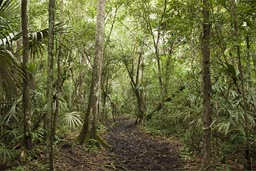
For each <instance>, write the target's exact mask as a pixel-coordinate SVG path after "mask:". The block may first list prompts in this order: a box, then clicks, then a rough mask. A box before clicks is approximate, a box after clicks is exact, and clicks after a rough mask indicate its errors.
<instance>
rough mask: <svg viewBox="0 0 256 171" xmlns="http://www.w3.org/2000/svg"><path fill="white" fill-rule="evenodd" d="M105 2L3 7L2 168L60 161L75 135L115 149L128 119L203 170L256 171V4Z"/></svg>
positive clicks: (33, 0) (34, 0)
mask: <svg viewBox="0 0 256 171" xmlns="http://www.w3.org/2000/svg"><path fill="white" fill-rule="evenodd" d="M103 2H105V0H99V1H96V0H56V2H55V1H54V0H51V1H50V2H48V1H46V0H30V1H29V3H28V4H27V5H28V10H27V9H26V8H22V4H23V5H25V6H26V4H25V1H24V0H22V1H21V4H20V3H19V2H18V1H12V0H0V169H1V168H3V169H4V168H7V167H10V166H12V165H13V164H17V159H19V164H20V163H23V162H25V163H29V162H31V161H33V160H34V159H35V158H36V157H35V156H37V155H38V154H39V153H42V152H43V153H44V154H45V153H46V151H47V154H48V155H49V156H48V157H47V158H50V159H49V163H51V161H54V149H56V148H58V146H57V144H58V143H60V142H62V141H64V140H65V139H66V138H67V137H70V136H71V137H73V139H72V140H73V142H74V143H79V144H81V145H83V144H86V145H88V144H89V146H90V147H91V146H92V145H95V146H98V147H100V146H106V144H105V142H104V140H103V138H102V137H101V129H100V128H101V127H102V124H103V123H105V121H106V120H108V119H113V121H115V120H116V119H117V118H118V117H120V116H129V117H134V118H136V124H137V125H142V127H143V129H144V130H145V131H147V132H150V133H153V134H156V135H160V136H166V137H173V136H176V137H178V139H179V141H180V142H181V143H182V150H181V151H182V154H183V155H184V158H189V160H193V159H198V156H200V159H199V160H200V161H201V159H202V167H201V168H202V169H203V170H207V169H214V170H217V169H220V170H223V169H225V170H226V169H230V168H233V166H234V167H235V168H237V167H241V166H243V168H245V169H248V170H250V169H252V168H253V166H254V165H255V160H256V156H255V155H256V151H255V149H256V137H255V132H256V123H255V121H256V115H255V114H256V99H255V97H256V86H255V83H256V53H255V51H256V45H255V41H256V37H255V36H256V1H254V0H241V1H239V0H203V1H202V2H201V1H198V0H161V1H160V0H136V1H134V0H111V1H108V0H107V1H106V4H105V5H104V4H103V5H104V8H105V10H104V8H103V6H100V4H101V5H102V3H103ZM49 3H51V4H50V5H49ZM98 3H99V5H98V8H97V4H98ZM53 4H55V6H54V5H53ZM25 6H23V7H25ZM97 9H98V10H97ZM48 11H49V13H48ZM104 12H105V14H104ZM26 13H27V16H28V17H27V20H26ZM97 15H98V17H96V16H97ZM103 17H104V18H103ZM101 20H102V22H101ZM103 20H104V21H103ZM24 21H27V23H26V22H24ZM103 22H104V23H105V24H103V25H102V23H103ZM96 25H97V27H96ZM104 26H105V29H104ZM26 29H27V33H26ZM103 30H104V31H103ZM102 31H103V32H102ZM95 35H96V36H95ZM102 35H103V36H102ZM95 37H96V38H95ZM102 37H105V38H102ZM103 39H104V41H103ZM103 43H104V44H103ZM207 49H208V51H207ZM207 55H208V57H209V61H208V60H207ZM96 59H97V60H96ZM51 62H52V63H51ZM97 130H98V131H97ZM207 137H208V138H207ZM210 137H211V138H210ZM51 156H52V159H51ZM203 156H204V157H203ZM45 167H47V168H51V169H52V167H53V163H51V164H50V166H49V167H48V166H45Z"/></svg>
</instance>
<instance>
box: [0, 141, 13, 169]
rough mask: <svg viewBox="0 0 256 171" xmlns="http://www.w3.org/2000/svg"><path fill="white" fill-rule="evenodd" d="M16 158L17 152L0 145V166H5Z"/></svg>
mask: <svg viewBox="0 0 256 171" xmlns="http://www.w3.org/2000/svg"><path fill="white" fill-rule="evenodd" d="M16 157H17V152H16V151H15V150H12V149H10V148H7V147H6V146H5V145H4V144H1V143H0V158H1V160H0V165H3V164H7V163H9V161H11V160H13V159H15V158H16Z"/></svg>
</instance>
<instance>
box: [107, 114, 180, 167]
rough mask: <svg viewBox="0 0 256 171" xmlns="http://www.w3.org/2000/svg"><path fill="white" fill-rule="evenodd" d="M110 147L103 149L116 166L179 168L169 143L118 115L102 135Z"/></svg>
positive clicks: (175, 154) (171, 145)
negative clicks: (112, 125)
mask: <svg viewBox="0 0 256 171" xmlns="http://www.w3.org/2000/svg"><path fill="white" fill-rule="evenodd" d="M105 138H106V140H107V142H108V143H109V144H110V145H111V148H110V149H109V150H108V151H107V154H108V156H109V157H110V158H111V160H112V161H113V163H112V166H113V168H114V169H116V170H140V171H144V170H152V171H156V170H165V171H167V170H173V171H175V170H180V169H182V165H183V164H182V161H181V159H180V158H179V156H178V154H177V152H176V150H177V148H175V147H174V145H173V144H170V143H168V142H167V141H164V140H161V139H159V138H156V137H153V136H150V135H148V134H146V133H145V132H143V131H142V130H140V129H139V128H138V127H136V126H135V125H134V121H132V120H129V119H126V118H121V119H119V120H118V121H117V123H116V125H115V126H114V127H112V128H110V129H109V131H108V133H107V134H106V135H105Z"/></svg>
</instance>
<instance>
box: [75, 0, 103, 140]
mask: <svg viewBox="0 0 256 171" xmlns="http://www.w3.org/2000/svg"><path fill="white" fill-rule="evenodd" d="M104 17H105V0H98V6H97V24H96V37H95V40H96V45H95V57H94V64H93V72H92V80H91V87H90V95H89V103H88V107H87V111H86V115H85V119H84V124H83V128H82V130H81V132H80V135H79V143H80V144H83V143H84V140H85V137H86V136H87V134H88V129H89V123H90V122H89V118H90V114H91V113H92V117H93V119H92V125H91V135H90V138H91V139H96V134H97V129H96V126H97V121H98V115H99V111H100V110H99V106H100V104H99V103H100V98H101V96H100V94H101V92H100V91H101V73H102V63H103V51H104Z"/></svg>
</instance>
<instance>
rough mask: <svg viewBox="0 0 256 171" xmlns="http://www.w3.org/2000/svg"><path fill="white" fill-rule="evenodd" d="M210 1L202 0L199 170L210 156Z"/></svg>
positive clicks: (205, 166) (207, 163)
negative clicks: (200, 152)
mask: <svg viewBox="0 0 256 171" xmlns="http://www.w3.org/2000/svg"><path fill="white" fill-rule="evenodd" d="M209 9H210V2H209V0H203V8H202V14H203V23H202V40H201V50H202V91H203V113H202V121H203V159H202V165H201V170H207V169H208V167H209V164H210V156H211V128H210V124H211V74H210V31H211V24H210V10H209Z"/></svg>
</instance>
